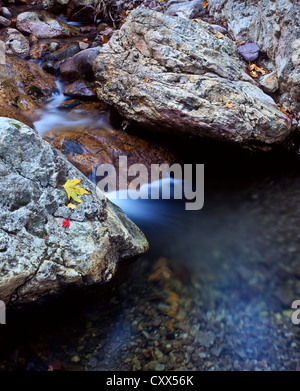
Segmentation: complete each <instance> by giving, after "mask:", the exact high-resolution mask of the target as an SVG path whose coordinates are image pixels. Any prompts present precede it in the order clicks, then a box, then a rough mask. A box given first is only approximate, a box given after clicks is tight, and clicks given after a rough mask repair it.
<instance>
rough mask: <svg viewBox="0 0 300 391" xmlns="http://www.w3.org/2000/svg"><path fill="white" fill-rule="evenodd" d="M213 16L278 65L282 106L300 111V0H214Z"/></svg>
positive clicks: (210, 9) (211, 10) (210, 6)
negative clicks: (252, 43) (250, 42)
mask: <svg viewBox="0 0 300 391" xmlns="http://www.w3.org/2000/svg"><path fill="white" fill-rule="evenodd" d="M209 11H210V14H211V15H212V16H213V17H214V18H216V19H219V20H220V19H221V20H223V21H226V22H227V23H228V30H229V32H230V33H231V35H232V36H233V37H234V38H235V39H237V40H241V41H242V40H248V39H251V40H252V41H253V42H255V43H256V44H257V45H259V47H260V48H261V51H263V52H265V53H266V54H267V56H268V57H269V59H271V60H272V61H273V63H274V67H275V69H276V71H277V75H278V80H279V93H280V98H279V99H280V103H281V104H282V105H283V106H284V107H286V108H287V109H289V110H291V111H295V112H297V113H299V112H300V5H299V1H298V0H264V1H256V0H250V1H249V0H247V1H246V0H237V1H226V0H211V1H209Z"/></svg>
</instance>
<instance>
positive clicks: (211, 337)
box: [196, 331, 216, 348]
mask: <svg viewBox="0 0 300 391" xmlns="http://www.w3.org/2000/svg"><path fill="white" fill-rule="evenodd" d="M215 338H216V337H215V334H214V333H213V332H212V331H199V332H198V333H197V336H196V342H197V343H199V345H200V346H204V347H206V348H208V347H210V346H211V345H213V343H214V342H215Z"/></svg>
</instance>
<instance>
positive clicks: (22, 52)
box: [0, 28, 30, 56]
mask: <svg viewBox="0 0 300 391" xmlns="http://www.w3.org/2000/svg"><path fill="white" fill-rule="evenodd" d="M0 38H1V39H2V40H3V41H4V42H5V47H6V49H5V50H6V53H7V54H17V55H19V56H27V55H28V53H29V50H30V44H29V41H28V39H27V38H25V37H24V35H22V34H21V33H20V32H19V31H18V30H16V29H12V28H7V29H4V30H2V31H1V32H0Z"/></svg>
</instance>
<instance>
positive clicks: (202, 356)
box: [198, 352, 206, 358]
mask: <svg viewBox="0 0 300 391" xmlns="http://www.w3.org/2000/svg"><path fill="white" fill-rule="evenodd" d="M198 356H199V357H200V358H205V357H206V353H204V352H200V353H198Z"/></svg>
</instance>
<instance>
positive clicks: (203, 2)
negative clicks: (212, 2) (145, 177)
mask: <svg viewBox="0 0 300 391" xmlns="http://www.w3.org/2000/svg"><path fill="white" fill-rule="evenodd" d="M201 4H202V6H203V8H207V6H208V1H207V0H205V1H201Z"/></svg>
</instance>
